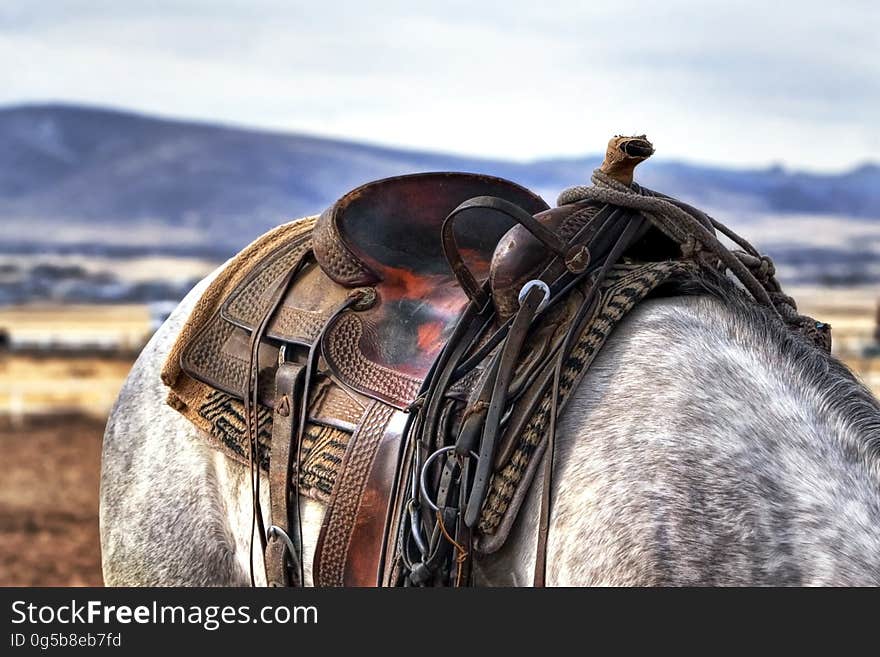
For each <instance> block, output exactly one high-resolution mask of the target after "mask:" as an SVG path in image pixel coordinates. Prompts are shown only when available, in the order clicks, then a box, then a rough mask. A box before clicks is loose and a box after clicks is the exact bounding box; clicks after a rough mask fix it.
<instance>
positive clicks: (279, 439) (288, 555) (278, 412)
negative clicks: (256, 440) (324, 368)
mask: <svg viewBox="0 0 880 657" xmlns="http://www.w3.org/2000/svg"><path fill="white" fill-rule="evenodd" d="M305 370H306V368H305V366H304V365H300V364H298V363H287V362H285V363H281V364H280V365H279V366H278V371H277V372H276V374H275V411H274V413H273V415H272V445H271V450H272V452H271V458H270V459H269V508H270V513H271V515H270V520H271V523H272V529H273V531H272V532H270V534H269V537H268V541H267V543H266V552H265V555H264V561H265V564H266V582H267V583H268V585H269V586H302V582H301V581H299V580H300V572H301V569H300V564H299V563H298V560H299V559H300V558H301V557H300V555H301V554H302V550H301V547H300V546H299V545H298V544H297V543H298V541H299V540H300V539H299V532H296V531H294V532H291V527H296V526H297V525H298V522H299V508H298V506H297V505H296V504H294V505H291V504H290V480H291V475H293V472H292V469H293V468H292V467H291V466H292V464H293V454H294V451H295V448H296V447H297V446H298V445H299V441H300V438H301V437H300V436H299V435H298V434H299V430H298V428H299V415H300V413H299V409H300V407H301V405H302V404H303V403H304V400H303V387H304V386H303V383H304V380H305ZM278 530H280V532H279V531H278ZM281 532H283V534H282V533H281ZM285 539H287V540H285ZM288 540H289V541H292V542H293V546H294V552H293V553H292V552H291V551H290V548H289V545H288V543H287V541H288Z"/></svg>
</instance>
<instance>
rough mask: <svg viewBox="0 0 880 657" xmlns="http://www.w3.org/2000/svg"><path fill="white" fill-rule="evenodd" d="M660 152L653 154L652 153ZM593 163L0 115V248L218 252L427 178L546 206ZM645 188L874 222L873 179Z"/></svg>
mask: <svg viewBox="0 0 880 657" xmlns="http://www.w3.org/2000/svg"><path fill="white" fill-rule="evenodd" d="M660 149H661V153H662V144H661V145H660ZM600 159H601V158H600V157H598V156H585V157H583V158H579V159H565V160H562V159H560V160H541V161H535V162H528V163H515V162H506V161H499V160H493V159H478V158H467V157H457V156H451V155H443V154H436V153H425V152H418V151H408V150H402V149H393V148H383V147H379V146H372V145H365V144H360V143H355V142H348V141H340V140H331V139H322V138H317V137H310V136H304V135H299V134H286V133H278V132H268V131H258V130H248V129H242V128H237V127H227V126H218V125H210V124H205V123H196V122H185V121H173V120H166V119H158V118H153V117H149V116H144V115H139V114H134V113H127V112H119V111H111V110H105V109H95V108H86V107H77V106H65V105H27V106H17V107H9V108H6V109H0V223H2V225H3V226H4V230H3V231H2V235H0V248H3V249H10V248H16V249H28V248H37V247H39V248H46V246H47V245H64V244H67V245H69V246H68V248H71V247H75V248H84V249H99V250H100V249H103V248H108V249H111V250H112V249H113V248H123V247H125V248H133V249H147V250H153V251H168V252H200V253H216V254H223V255H225V254H229V253H231V252H233V251H234V250H236V249H238V248H240V247H241V246H243V244H245V243H247V242H248V241H249V240H250V239H252V238H253V237H256V236H257V235H259V234H260V233H262V232H264V231H265V230H267V229H269V228H271V227H272V226H275V225H277V224H278V223H280V222H282V221H285V220H287V219H289V218H292V217H297V216H302V215H305V214H311V213H315V212H319V211H320V210H322V209H323V208H325V207H326V206H327V205H328V204H329V203H331V202H332V201H333V200H334V199H335V198H337V197H338V196H339V195H341V194H342V193H344V192H346V191H347V190H349V189H351V188H353V187H355V186H356V185H358V184H360V183H363V182H366V181H368V180H372V179H376V178H382V177H385V176H391V175H396V174H401V173H407V172H415V171H426V170H464V171H479V172H483V173H490V174H494V175H499V176H503V177H507V178H511V179H513V180H515V181H517V182H519V183H521V184H524V185H526V186H527V187H530V188H532V189H534V190H536V191H538V192H539V193H541V194H543V195H545V197H546V198H548V201H550V202H551V203H552V201H553V200H554V198H555V195H556V194H557V193H558V191H559V190H561V189H562V188H564V187H566V186H568V185H572V184H577V183H581V182H584V181H586V180H587V179H588V176H589V173H590V171H591V170H592V169H593V168H594V167H595V166H596V165H597V164H598V163H599V161H600ZM639 179H640V181H642V182H643V183H644V184H646V185H648V186H650V187H654V188H657V189H661V190H663V191H665V192H668V193H672V194H674V195H677V196H680V197H681V198H683V199H685V200H690V201H693V202H695V203H699V204H701V205H707V206H709V207H711V208H713V209H718V210H720V211H722V213H723V216H725V217H729V216H730V214H734V215H743V216H760V215H768V214H773V215H776V214H786V213H799V214H808V215H828V214H834V215H837V216H843V217H849V218H853V219H857V220H864V219H877V218H880V167H878V166H876V165H864V166H862V167H859V168H856V169H853V170H851V171H849V172H846V173H843V174H839V175H818V174H807V173H800V172H792V171H786V170H783V169H781V168H772V169H764V170H726V169H719V168H714V167H706V166H698V165H691V164H683V163H677V162H670V161H664V160H662V159H658V160H657V161H651V162H648V163H646V164H645V165H643V166H642V167H641V168H640V170H639Z"/></svg>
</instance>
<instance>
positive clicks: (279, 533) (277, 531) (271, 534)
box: [266, 525, 296, 557]
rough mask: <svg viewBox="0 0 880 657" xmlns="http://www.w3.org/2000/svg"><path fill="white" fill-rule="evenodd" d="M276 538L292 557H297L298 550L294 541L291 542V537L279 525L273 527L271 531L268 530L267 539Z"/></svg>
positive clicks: (270, 528)
mask: <svg viewBox="0 0 880 657" xmlns="http://www.w3.org/2000/svg"><path fill="white" fill-rule="evenodd" d="M276 537H277V538H279V539H281V541H282V542H283V543H284V546H285V547H286V548H287V551H288V552H289V553H290V556H291V557H294V556H296V548H295V547H294V545H293V541H292V540H290V536H288V534H287V532H286V531H284V530H283V529H281V527H279V526H278V525H271V526H270V527H269V529H267V530H266V538H267V539H272V538H276Z"/></svg>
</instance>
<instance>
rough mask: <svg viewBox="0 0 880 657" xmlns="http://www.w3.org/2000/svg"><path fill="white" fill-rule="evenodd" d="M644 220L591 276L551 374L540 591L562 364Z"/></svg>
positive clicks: (631, 219) (633, 223)
mask: <svg viewBox="0 0 880 657" xmlns="http://www.w3.org/2000/svg"><path fill="white" fill-rule="evenodd" d="M646 221H647V220H646V219H645V218H644V217H642V216H641V215H629V216H628V221H627V223H626V227H625V228H624V229H623V232H622V233H621V234H620V237H618V239H617V241H616V242H615V243H614V246H613V247H612V248H611V251H610V252H609V254H608V257H607V258H606V259H605V262H604V263H603V265H602V267H601V269H600V270H599V271H598V273H596V274H595V275H594V281H595V282H594V284H593V286H592V288H591V290H590V292H589V296H588V298H587V299H585V300H584V303H583V304H582V305H581V309H580V311H579V312H578V315H577V316H576V317H575V320H574V321H573V322H572V323H571V326H570V327H569V330H568V333H567V334H566V336H565V340H564V342H563V343H562V347H561V348H560V350H559V355H558V356H557V360H556V363H555V366H554V370H553V384H552V389H551V403H550V426H549V428H548V431H547V449H546V451H545V453H544V464H543V465H544V480H543V482H542V484H541V485H542V488H541V512H540V518H539V521H538V542H537V546H536V547H535V573H534V578H533V580H532V584H533V586H535V587H543V586H545V585H546V583H547V548H548V545H549V542H550V514H551V512H552V508H553V498H552V495H553V465H554V461H555V456H556V420H557V419H558V415H559V386H560V376H561V372H562V367H563V364H564V363H565V361H566V359H567V358H568V356H569V354H570V351H571V346H572V341H573V339H574V337H575V336H577V335H578V333H579V332H580V331H579V330H580V328H581V325H582V324H583V322H584V321H585V320H586V318H587V317H589V315H590V314H592V312H593V309H594V308H595V304H596V301H597V299H598V287H599V282H600V281H601V280H602V279H604V278H605V276H606V275H607V274H608V270H609V269H611V267H613V266H614V265H615V264H616V263H617V262H618V261H619V260H620V258H621V256H622V255H623V253H624V251H626V249H627V248H628V247H629V246H631V245H632V243H633V242H634V241H635V240H636V239H637V238H638V236H639V234H640V232H641V229H642V227H643V226H644V225H645V222H646Z"/></svg>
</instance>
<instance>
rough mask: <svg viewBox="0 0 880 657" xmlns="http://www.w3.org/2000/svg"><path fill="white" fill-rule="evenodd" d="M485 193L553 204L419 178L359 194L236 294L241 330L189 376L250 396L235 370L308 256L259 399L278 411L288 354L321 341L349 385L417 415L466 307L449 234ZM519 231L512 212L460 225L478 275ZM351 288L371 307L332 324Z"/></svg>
mask: <svg viewBox="0 0 880 657" xmlns="http://www.w3.org/2000/svg"><path fill="white" fill-rule="evenodd" d="M480 195H492V196H496V197H500V198H504V199H507V200H509V201H510V202H511V203H515V204H517V205H519V206H521V207H523V208H525V209H526V210H527V211H529V212H531V213H534V214H537V213H540V212H542V211H545V210H546V209H547V207H548V206H547V204H546V203H545V202H544V201H543V200H542V199H541V198H540V197H538V196H536V195H534V194H532V193H531V192H529V191H528V190H526V189H525V188H523V187H520V186H519V185H516V184H515V183H512V182H509V181H506V180H502V179H500V178H494V177H491V176H484V175H476V174H462V173H424V174H414V175H408V176H400V177H396V178H389V179H386V180H380V181H377V182H373V183H369V184H367V185H364V186H362V187H359V188H357V189H355V190H353V191H351V192H349V193H348V194H346V195H345V196H343V197H342V198H341V199H340V200H339V201H337V202H336V203H335V204H334V205H333V206H331V207H330V208H329V209H328V210H327V211H325V212H324V213H323V214H322V215H321V216H320V218H319V219H318V221H317V223H316V225H315V228H314V230H313V232H312V238H311V250H312V253H313V255H309V254H306V253H305V252H304V250H303V248H302V245H300V244H291V245H286V246H285V247H282V248H281V249H280V250H279V251H278V252H276V253H273V254H271V256H270V257H268V258H266V259H265V260H264V261H263V262H262V263H260V265H259V267H258V268H256V269H255V270H254V271H253V272H252V273H251V275H250V276H248V277H247V278H246V279H245V280H244V281H243V283H242V284H241V285H240V286H238V288H237V289H235V290H234V291H233V292H232V293H231V294H230V295H229V297H228V298H227V299H226V300H225V302H224V303H223V305H222V307H221V310H220V313H221V316H222V317H223V318H224V319H225V320H226V321H227V322H228V323H229V324H230V325H232V326H234V327H236V329H235V330H233V331H231V332H230V335H229V336H228V337H227V338H226V340H225V343H224V344H223V345H220V354H216V353H209V352H213V351H215V350H216V348H217V346H218V345H215V344H210V343H206V342H204V341H195V342H194V343H193V345H192V346H191V348H190V349H188V350H187V351H186V352H185V353H184V355H183V359H182V363H181V365H182V367H183V370H184V371H185V372H187V373H189V374H190V375H191V376H193V377H195V378H196V379H198V380H200V381H204V382H205V383H207V384H209V385H211V386H213V387H215V388H217V389H220V390H223V391H225V392H227V393H229V394H232V395H235V396H237V397H243V395H244V393H245V388H246V378H247V372H246V371H245V369H244V368H240V367H238V368H236V367H230V366H229V362H235V361H237V362H243V361H244V360H246V359H247V351H248V341H249V338H250V336H251V335H252V333H253V331H254V330H256V328H257V326H258V324H259V322H260V318H261V315H262V314H263V313H264V312H265V306H266V304H267V302H268V300H269V299H270V297H271V295H272V294H273V292H276V291H277V289H278V287H279V285H281V284H282V281H283V279H284V277H285V275H287V274H288V272H289V270H290V269H291V268H292V267H293V266H294V265H295V263H297V262H299V260H300V259H303V258H305V259H306V261H307V262H305V263H304V264H303V267H302V272H301V273H300V275H299V276H298V277H297V278H296V279H295V280H293V281H292V282H291V283H290V284H289V286H288V287H287V289H286V291H285V292H284V294H283V297H282V298H281V300H280V303H279V304H278V307H277V309H276V311H275V313H274V315H273V318H272V320H271V321H270V322H269V324H268V327H267V329H266V331H265V335H264V341H263V344H262V345H261V348H260V355H259V358H260V386H259V387H260V390H261V391H262V394H261V400H262V401H263V402H264V404H265V405H266V406H268V407H270V408H271V407H273V406H274V399H273V397H274V392H273V384H272V378H273V376H274V369H275V364H276V363H277V362H278V353H279V349H280V347H281V346H282V345H288V346H289V347H293V348H294V349H295V348H297V347H304V348H308V347H310V346H311V345H312V344H313V343H314V342H315V340H317V339H319V338H320V343H321V344H320V349H321V355H322V356H323V359H324V361H325V362H326V365H327V368H328V370H329V372H330V374H331V375H332V376H333V377H334V378H335V379H336V380H337V381H338V382H339V383H341V384H342V385H343V386H345V387H346V388H348V389H350V390H353V391H356V392H358V393H361V394H362V395H365V396H366V397H368V398H372V399H377V400H380V401H382V402H385V403H387V404H390V405H391V406H393V407H394V408H397V409H401V410H402V409H405V408H407V407H408V406H409V405H410V404H411V403H412V402H413V401H414V400H415V398H416V396H417V395H418V392H419V389H420V387H421V385H422V382H423V380H424V378H425V376H426V375H427V373H428V371H429V370H430V368H431V366H432V365H433V363H434V360H435V359H436V357H437V354H438V353H439V352H440V350H441V349H442V348H443V346H444V345H445V344H446V342H447V340H448V338H449V334H450V332H451V330H452V327H453V325H454V324H455V321H456V320H457V318H458V317H459V315H460V314H461V312H462V310H463V309H464V307H465V306H466V305H467V303H468V298H467V296H466V294H465V293H464V292H463V291H462V290H461V288H460V287H459V286H458V285H457V284H456V280H455V277H454V276H453V273H452V272H451V271H450V269H449V265H448V263H447V261H446V259H445V257H444V254H443V250H442V247H441V243H440V240H439V235H440V231H441V226H442V224H443V221H444V219H445V218H446V216H447V215H448V214H449V212H450V211H451V210H452V209H454V208H455V207H456V206H458V205H459V204H460V203H462V202H463V201H465V200H467V199H469V198H472V197H475V196H480ZM511 225H512V222H511V221H510V219H509V218H507V217H506V216H504V215H503V214H499V213H497V212H492V211H489V210H485V211H483V212H474V213H471V214H470V215H469V216H468V217H467V218H466V222H465V223H463V224H462V225H461V226H460V227H459V230H458V231H457V234H456V240H457V242H458V244H459V248H460V249H461V251H462V252H463V253H464V254H465V258H466V260H467V261H468V265H469V266H470V267H472V268H473V270H474V271H475V272H477V274H478V275H480V276H482V277H486V276H488V273H489V267H490V262H491V259H492V255H493V253H494V251H495V247H496V245H497V244H498V242H499V241H500V240H501V238H502V236H503V235H504V234H505V233H506V232H507V231H508V230H509V229H510V228H511ZM352 290H357V291H364V292H365V294H366V293H368V294H369V296H370V305H369V307H360V308H357V309H352V310H349V311H346V312H342V313H339V314H338V315H336V316H335V317H333V319H332V321H330V318H331V316H332V315H333V313H334V310H336V309H337V308H339V307H340V304H343V303H344V302H345V300H346V299H347V298H348V297H349V295H350V293H351V291H352ZM328 321H329V324H328ZM322 330H323V332H322Z"/></svg>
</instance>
